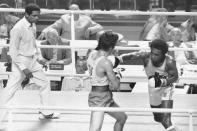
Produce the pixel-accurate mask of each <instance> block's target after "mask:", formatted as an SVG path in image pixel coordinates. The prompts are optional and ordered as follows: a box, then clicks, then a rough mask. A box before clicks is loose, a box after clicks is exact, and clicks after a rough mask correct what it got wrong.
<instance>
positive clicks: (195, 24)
mask: <svg viewBox="0 0 197 131" xmlns="http://www.w3.org/2000/svg"><path fill="white" fill-rule="evenodd" d="M191 12H197V5H192V6H191ZM180 29H181V31H182V32H183V39H182V41H184V42H186V41H195V40H196V32H197V16H190V18H189V19H188V20H186V21H185V22H183V23H182V24H181V26H180Z"/></svg>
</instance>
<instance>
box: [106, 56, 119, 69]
mask: <svg viewBox="0 0 197 131" xmlns="http://www.w3.org/2000/svg"><path fill="white" fill-rule="evenodd" d="M107 58H108V59H109V60H110V61H111V62H112V65H113V68H116V67H117V66H118V65H119V64H120V60H119V59H118V58H117V57H115V56H113V55H110V56H108V57H107Z"/></svg>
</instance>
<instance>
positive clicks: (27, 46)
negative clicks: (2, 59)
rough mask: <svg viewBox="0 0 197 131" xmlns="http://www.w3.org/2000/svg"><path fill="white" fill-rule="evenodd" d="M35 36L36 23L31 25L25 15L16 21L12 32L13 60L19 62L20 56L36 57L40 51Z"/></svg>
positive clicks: (11, 50) (11, 52) (11, 49)
mask: <svg viewBox="0 0 197 131" xmlns="http://www.w3.org/2000/svg"><path fill="white" fill-rule="evenodd" d="M35 36H36V26H35V24H32V26H31V24H30V23H29V22H28V21H27V19H26V18H25V17H23V18H22V19H21V20H20V21H18V22H17V23H16V25H15V26H14V27H13V28H12V30H11V32H10V55H11V58H12V60H13V62H19V61H20V59H19V57H20V56H25V57H34V56H35V55H36V53H38V48H37V46H36V39H35ZM23 68H25V67H23Z"/></svg>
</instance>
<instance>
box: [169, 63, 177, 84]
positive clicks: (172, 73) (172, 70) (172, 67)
mask: <svg viewBox="0 0 197 131" xmlns="http://www.w3.org/2000/svg"><path fill="white" fill-rule="evenodd" d="M166 71H167V73H168V77H167V79H166V82H167V85H170V84H172V83H174V82H176V81H177V80H178V70H177V67H176V61H175V60H173V59H167V63H166Z"/></svg>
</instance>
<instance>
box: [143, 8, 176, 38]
mask: <svg viewBox="0 0 197 131" xmlns="http://www.w3.org/2000/svg"><path fill="white" fill-rule="evenodd" d="M152 11H153V12H167V10H166V9H165V8H155V9H153V10H152ZM171 29H173V26H171V25H170V24H169V23H168V20H167V16H164V15H162V16H159V15H152V16H150V18H149V19H148V21H147V22H146V23H145V25H144V27H143V29H142V31H141V33H140V37H139V40H148V41H151V40H154V39H162V40H165V41H169V40H170V35H169V32H170V30H171Z"/></svg>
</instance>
